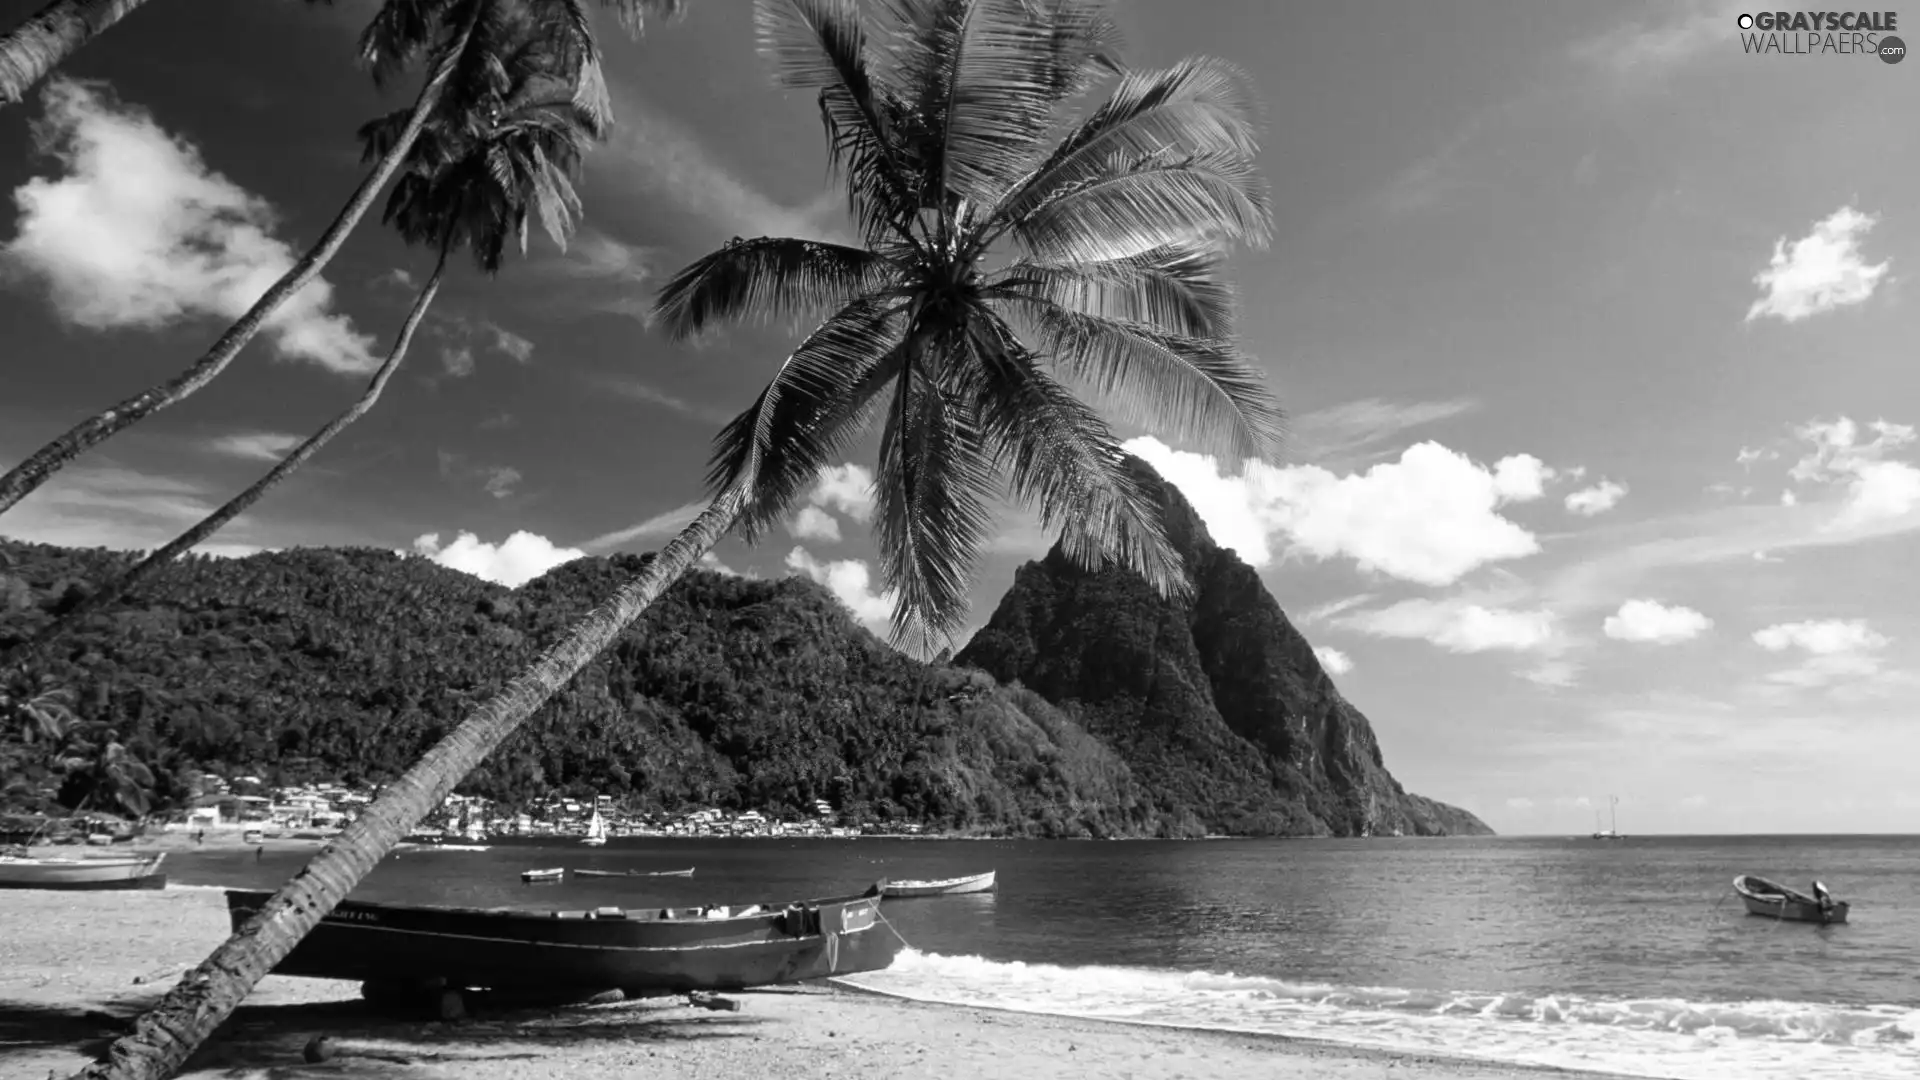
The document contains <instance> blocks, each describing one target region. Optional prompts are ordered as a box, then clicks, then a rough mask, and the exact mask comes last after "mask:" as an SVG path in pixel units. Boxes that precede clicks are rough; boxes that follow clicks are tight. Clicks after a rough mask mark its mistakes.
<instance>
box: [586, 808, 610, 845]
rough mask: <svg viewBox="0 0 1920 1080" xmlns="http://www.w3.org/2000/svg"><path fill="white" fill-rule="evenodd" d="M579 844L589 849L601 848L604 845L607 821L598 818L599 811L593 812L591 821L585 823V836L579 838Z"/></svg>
mask: <svg viewBox="0 0 1920 1080" xmlns="http://www.w3.org/2000/svg"><path fill="white" fill-rule="evenodd" d="M580 842H581V843H583V844H586V845H588V846H589V847H601V846H602V845H604V844H606V842H607V819H606V818H603V817H601V816H600V811H598V810H595V811H594V812H593V818H592V820H590V821H588V822H587V835H586V836H585V837H583V838H581V840H580Z"/></svg>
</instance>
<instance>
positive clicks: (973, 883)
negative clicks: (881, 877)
mask: <svg viewBox="0 0 1920 1080" xmlns="http://www.w3.org/2000/svg"><path fill="white" fill-rule="evenodd" d="M994 873H995V872H994V871H992V870H989V871H987V872H986V873H984V874H974V875H973V876H971V877H957V878H942V879H940V880H938V881H888V882H884V883H883V885H882V887H883V888H885V889H886V893H887V895H888V896H890V897H907V896H961V895H964V894H966V893H983V892H992V891H993V875H994Z"/></svg>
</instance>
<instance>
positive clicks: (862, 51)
mask: <svg viewBox="0 0 1920 1080" xmlns="http://www.w3.org/2000/svg"><path fill="white" fill-rule="evenodd" d="M754 22H755V26H756V28H757V33H758V37H759V48H760V52H761V55H763V56H765V57H766V58H768V60H769V61H770V62H771V63H772V64H773V68H774V76H775V81H776V82H777V83H778V84H779V85H780V86H783V87H785V88H788V89H793V90H811V91H814V92H815V93H816V94H817V95H818V97H819V106H820V120H821V123H822V125H823V126H824V127H825V129H826V133H827V155H828V160H829V162H830V163H831V164H832V165H833V166H834V167H835V168H836V169H839V170H841V171H842V172H843V173H844V175H845V176H846V178H847V197H848V208H849V210H850V211H851V213H852V214H853V216H854V219H855V221H856V222H858V224H859V226H860V230H861V235H862V236H863V237H864V238H865V239H866V240H867V242H868V243H869V244H874V243H878V242H879V241H880V240H881V238H882V237H884V236H886V235H887V234H889V233H892V234H893V235H896V236H898V237H900V238H901V239H902V240H905V241H908V242H916V241H915V237H914V235H913V232H912V223H913V220H914V213H915V208H916V207H917V206H918V204H919V192H918V190H917V188H916V186H915V185H914V184H913V183H912V182H911V179H910V177H909V176H908V173H907V171H906V169H905V168H904V166H903V164H902V163H901V162H900V161H899V160H897V154H896V152H895V147H894V140H893V127H894V125H893V122H892V121H893V119H894V116H895V113H896V111H897V110H894V109H891V108H889V99H888V95H887V94H886V92H885V90H884V88H883V87H881V86H880V85H878V83H877V81H876V79H875V77H874V75H873V74H872V73H871V72H870V71H869V69H868V63H867V59H868V44H867V33H866V27H865V25H864V24H863V22H862V21H861V17H860V8H859V4H858V0H755V3H754Z"/></svg>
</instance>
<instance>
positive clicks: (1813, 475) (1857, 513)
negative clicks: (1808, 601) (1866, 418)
mask: <svg viewBox="0 0 1920 1080" xmlns="http://www.w3.org/2000/svg"><path fill="white" fill-rule="evenodd" d="M1862 427H1864V428H1865V429H1866V430H1867V431H1871V432H1872V433H1873V439H1872V440H1871V441H1866V440H1863V439H1862V438H1861V429H1862ZM1794 434H1795V435H1796V436H1797V437H1799V438H1800V439H1801V440H1803V441H1805V442H1806V443H1808V444H1810V445H1811V446H1812V450H1811V452H1809V453H1808V454H1807V455H1806V456H1805V457H1802V458H1801V459H1800V460H1799V461H1797V462H1795V463H1794V466H1793V468H1792V469H1790V470H1789V471H1788V475H1789V476H1791V477H1792V478H1793V479H1795V480H1797V481H1800V482H1801V483H1812V484H1832V483H1842V482H1844V483H1845V484H1846V489H1847V494H1846V499H1845V501H1844V502H1842V504H1841V506H1840V511H1839V513H1838V514H1836V515H1835V516H1834V519H1833V521H1832V522H1831V525H1830V527H1831V528H1834V529H1851V528H1857V527H1859V526H1862V525H1871V524H1874V523H1876V522H1881V521H1888V520H1891V519H1894V518H1899V517H1905V516H1906V515H1907V514H1909V513H1911V512H1912V511H1913V510H1914V509H1915V508H1916V507H1920V468H1915V467H1914V466H1913V465H1911V464H1909V463H1907V462H1904V461H1895V460H1891V459H1889V458H1888V457H1887V455H1888V454H1889V453H1891V452H1892V451H1894V450H1898V449H1900V448H1901V447H1904V446H1907V445H1909V444H1911V443H1912V442H1913V441H1914V429H1913V426H1912V425H1910V424H1891V423H1888V422H1887V421H1885V420H1875V421H1873V422H1872V423H1869V424H1865V425H1861V424H1856V423H1855V422H1854V421H1853V420H1851V419H1850V418H1848V417H1845V416H1842V417H1840V418H1839V419H1837V420H1831V421H1825V420H1815V421H1812V422H1811V423H1807V424H1803V425H1801V426H1800V427H1798V428H1796V429H1795V430H1794ZM1791 497H1792V493H1791V492H1788V493H1787V494H1786V496H1783V498H1782V500H1781V501H1782V502H1783V503H1786V502H1787V500H1788V498H1791ZM1795 501H1797V499H1796V500H1795ZM1787 504H1788V505H1792V504H1791V503H1787Z"/></svg>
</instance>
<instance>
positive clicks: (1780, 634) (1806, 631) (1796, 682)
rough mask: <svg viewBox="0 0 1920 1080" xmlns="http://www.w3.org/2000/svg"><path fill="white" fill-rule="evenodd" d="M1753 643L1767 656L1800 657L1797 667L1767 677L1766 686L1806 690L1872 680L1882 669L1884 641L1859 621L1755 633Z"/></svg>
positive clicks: (1809, 622)
mask: <svg viewBox="0 0 1920 1080" xmlns="http://www.w3.org/2000/svg"><path fill="white" fill-rule="evenodd" d="M1753 642H1754V644H1756V645H1758V646H1760V647H1761V648H1763V649H1765V650H1767V651H1768V652H1774V653H1784V652H1797V653H1799V654H1801V655H1802V657H1803V659H1802V660H1801V661H1800V663H1799V664H1798V665H1796V666H1794V667H1791V668H1786V669H1784V670H1781V671H1775V672H1773V673H1771V674H1769V675H1768V676H1767V681H1768V682H1772V683H1776V684H1779V685H1782V686H1791V687H1809V688H1810V687H1819V686H1826V685H1829V684H1833V683H1838V682H1841V681H1843V680H1852V681H1860V680H1873V679H1875V678H1876V677H1877V676H1879V675H1881V674H1882V669H1883V667H1884V666H1885V660H1884V658H1883V657H1881V656H1880V655H1879V650H1881V649H1884V648H1886V646H1887V644H1888V638H1887V637H1886V635H1884V634H1881V633H1880V632H1879V631H1877V630H1874V629H1873V628H1871V627H1869V626H1868V625H1867V624H1866V621H1865V620H1862V619H1819V620H1807V621H1804V622H1791V623H1777V624H1775V625H1773V626H1769V627H1766V628H1764V629H1760V630H1755V631H1754V632H1753Z"/></svg>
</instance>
